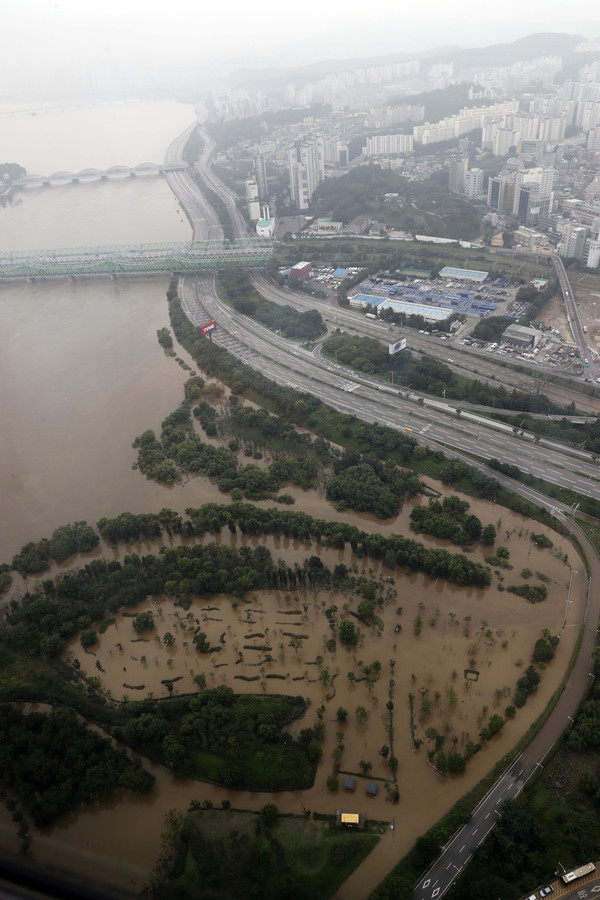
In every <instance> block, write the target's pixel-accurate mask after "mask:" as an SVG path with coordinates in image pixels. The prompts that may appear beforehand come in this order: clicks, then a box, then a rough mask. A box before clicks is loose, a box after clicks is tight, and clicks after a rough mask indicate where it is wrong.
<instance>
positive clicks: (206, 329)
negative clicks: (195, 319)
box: [200, 322, 217, 337]
mask: <svg viewBox="0 0 600 900" xmlns="http://www.w3.org/2000/svg"><path fill="white" fill-rule="evenodd" d="M216 327H217V323H216V322H208V323H207V324H206V325H203V326H202V328H201V329H200V331H201V332H202V334H203V335H204V337H206V335H207V334H211V333H212V332H213V331H215V329H216Z"/></svg>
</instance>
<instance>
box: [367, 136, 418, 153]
mask: <svg viewBox="0 0 600 900" xmlns="http://www.w3.org/2000/svg"><path fill="white" fill-rule="evenodd" d="M413 147H414V144H413V136H412V134H376V135H374V136H373V137H368V138H367V146H366V147H365V148H364V150H363V156H367V157H373V156H394V155H396V156H397V155H400V154H403V153H412V151H413Z"/></svg>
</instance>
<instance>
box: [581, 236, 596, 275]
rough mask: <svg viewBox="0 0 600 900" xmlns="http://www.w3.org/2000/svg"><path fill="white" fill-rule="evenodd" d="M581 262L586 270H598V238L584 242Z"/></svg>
mask: <svg viewBox="0 0 600 900" xmlns="http://www.w3.org/2000/svg"><path fill="white" fill-rule="evenodd" d="M583 262H584V264H585V265H586V266H587V267H588V269H598V268H600V238H596V239H592V238H589V239H588V240H587V241H586V242H585V250H584V256H583Z"/></svg>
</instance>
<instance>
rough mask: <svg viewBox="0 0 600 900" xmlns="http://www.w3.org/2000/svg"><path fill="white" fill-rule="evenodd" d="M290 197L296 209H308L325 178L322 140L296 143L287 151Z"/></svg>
mask: <svg viewBox="0 0 600 900" xmlns="http://www.w3.org/2000/svg"><path fill="white" fill-rule="evenodd" d="M288 172H289V176H290V195H291V199H292V203H293V204H294V206H296V207H297V208H298V209H308V207H309V206H310V201H311V200H312V196H313V194H314V192H315V191H316V189H317V187H318V185H319V184H320V182H321V181H323V179H324V178H325V153H324V148H323V140H322V139H321V138H317V139H316V140H312V141H311V140H308V141H296V143H295V144H294V147H293V148H292V149H291V150H289V151H288Z"/></svg>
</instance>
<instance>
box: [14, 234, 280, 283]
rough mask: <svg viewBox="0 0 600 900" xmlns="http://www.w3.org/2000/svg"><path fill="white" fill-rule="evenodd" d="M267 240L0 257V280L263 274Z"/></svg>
mask: <svg viewBox="0 0 600 900" xmlns="http://www.w3.org/2000/svg"><path fill="white" fill-rule="evenodd" d="M274 246H275V242H274V241H273V240H270V239H262V238H255V239H253V240H252V239H248V238H246V239H240V240H237V241H231V242H230V241H204V242H193V243H176V244H125V245H122V246H113V247H75V248H64V249H55V250H31V251H27V250H24V251H8V252H6V253H0V281H8V280H14V279H23V278H25V279H27V280H28V281H35V280H36V279H38V278H65V277H71V278H75V277H78V276H103V275H111V276H114V275H154V274H195V273H199V272H217V271H219V270H223V269H262V268H264V267H265V266H266V265H267V263H268V262H269V260H270V258H271V255H272V253H273V248H274Z"/></svg>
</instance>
